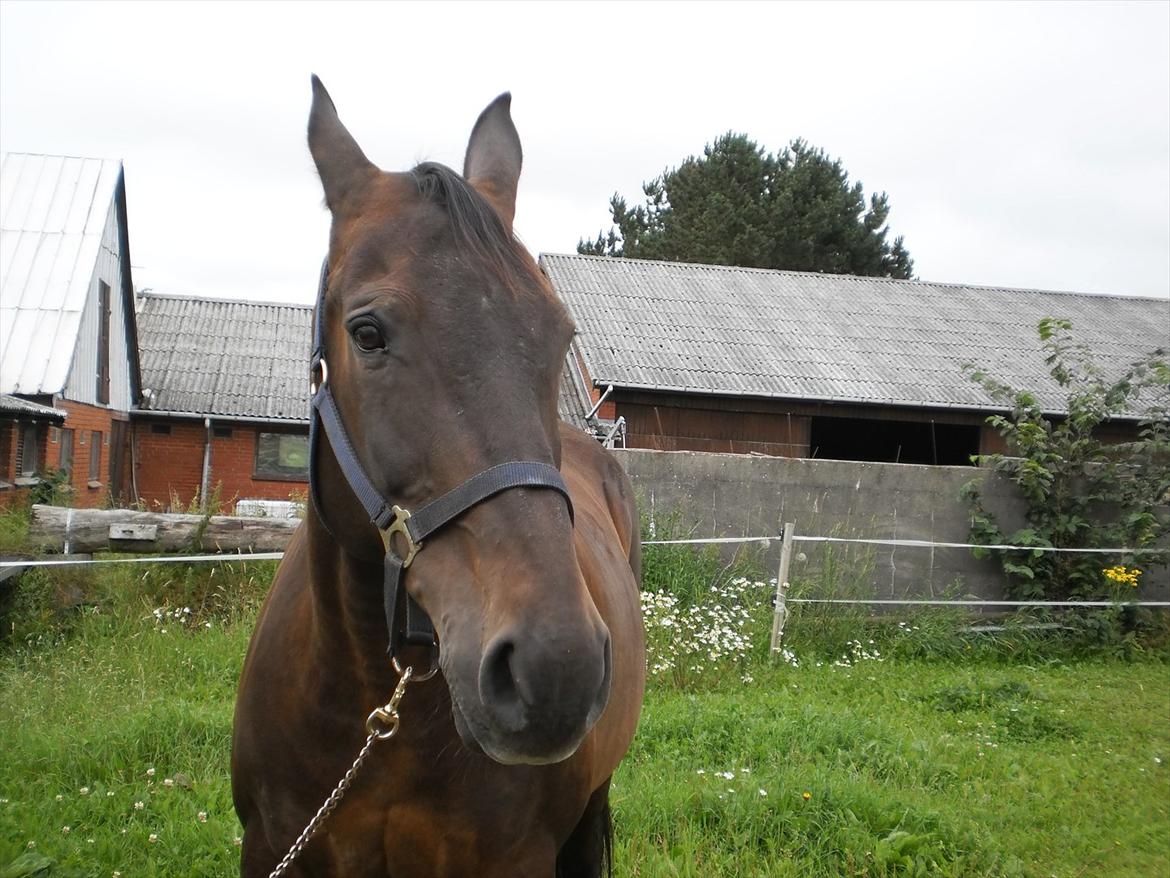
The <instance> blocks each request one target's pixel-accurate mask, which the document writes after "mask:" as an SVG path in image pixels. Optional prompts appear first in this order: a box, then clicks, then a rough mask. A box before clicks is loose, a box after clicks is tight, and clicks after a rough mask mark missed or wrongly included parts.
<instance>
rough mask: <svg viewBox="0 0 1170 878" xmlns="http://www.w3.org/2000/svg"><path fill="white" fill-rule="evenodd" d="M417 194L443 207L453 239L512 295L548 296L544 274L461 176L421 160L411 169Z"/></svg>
mask: <svg viewBox="0 0 1170 878" xmlns="http://www.w3.org/2000/svg"><path fill="white" fill-rule="evenodd" d="M409 173H410V176H411V178H412V179H413V180H414V183H415V187H416V189H417V190H418V194H419V195H420V196H421V197H422V198H423V199H424V200H426V201H429V202H431V203H432V204H437V205H439V206H441V207H443V208H444V209H445V210H446V212H447V216H448V218H449V219H450V222H451V230H452V232H453V233H454V235H455V240H456V242H457V243H458V244H459V246H460V247H461V248H463V250H464V251H466V252H467V254H468V255H470V256H471V257H472V258H473V259H474V260H475V261H476V262H477V263H478V264H479V266H480V267H481V268H483V269H486V270H487V271H488V272H490V273H491V274H492V275H493V276H494V277H495V278H496V279H497V280H498V281H499V282H500V283H501V284H503V285H504V287H505V288H506V289H507V290H508V291H509V292H510V293H512V294H513V295H519V294H521V293H524V292H539V293H541V294H545V295H547V287H546V284H545V282H544V279H543V276H542V275H541V274H540V271H539V269H538V268H537V267H536V263H535V262H534V261H533V259H532V257H531V256H530V255H529V254H528V252H527V251H526V250H525V249H524V247H523V245H522V244H521V243H520V242H519V241H517V240H516V237H515V236H514V235H513V234H512V233H511V232H510V231H509V230H508V228H507V226H505V225H504V222H503V220H501V219H500V216H499V214H497V213H496V211H495V208H493V207H492V206H491V204H489V203H488V200H487V199H486V198H484V197H483V195H481V194H480V193H479V192H478V191H477V190H476V189H475V187H473V186H472V185H471V184H470V183H468V182H467V181H466V180H465V179H464V178H463V176H462V175H460V174H458V173H456V172H455V171H453V170H451V168H448V167H447V166H446V165H443V164H440V163H439V162H422V163H421V164H419V165H416V166H415V167H414V168H413V169H412V170H411V171H410V172H409Z"/></svg>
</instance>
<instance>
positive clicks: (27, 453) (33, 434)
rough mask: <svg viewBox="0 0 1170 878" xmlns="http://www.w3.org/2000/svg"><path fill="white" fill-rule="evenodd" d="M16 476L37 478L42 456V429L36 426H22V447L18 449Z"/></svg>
mask: <svg viewBox="0 0 1170 878" xmlns="http://www.w3.org/2000/svg"><path fill="white" fill-rule="evenodd" d="M16 454H17V459H16V475H17V477H18V478H26V479H31V478H33V477H35V476H36V474H37V470H38V469H39V463H40V456H41V442H40V428H39V427H37V425H36V424H22V425H21V427H20V447H19V448H18V449H17V453H16Z"/></svg>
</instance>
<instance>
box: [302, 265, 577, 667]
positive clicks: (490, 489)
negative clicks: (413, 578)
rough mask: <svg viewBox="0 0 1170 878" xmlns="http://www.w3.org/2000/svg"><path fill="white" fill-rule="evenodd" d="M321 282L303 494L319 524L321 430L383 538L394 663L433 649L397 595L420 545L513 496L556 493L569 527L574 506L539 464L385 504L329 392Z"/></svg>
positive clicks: (417, 612)
mask: <svg viewBox="0 0 1170 878" xmlns="http://www.w3.org/2000/svg"><path fill="white" fill-rule="evenodd" d="M328 281H329V262H328V260H326V261H325V263H324V264H323V265H322V266H321V281H320V286H319V288H318V291H317V308H316V310H315V312H314V319H313V353H312V358H311V367H310V368H311V371H312V374H313V375H314V376H315V378H316V377H317V376H319V380H317V382H316V383H315V384H314V385H313V398H312V414H311V420H310V423H309V490H310V493H311V495H312V499H313V505H314V506H315V507H316V510H317V515H318V517H319V518H321V521H322V523H324V520H325V519H324V513H323V507H322V505H321V502H320V492H319V487H320V476H319V473H318V472H317V470H316V456H317V454H316V452H317V445H318V443H319V441H320V430H321V428H322V427H324V429H325V434H326V435H327V436H328V437H329V445H330V446H331V447H332V449H333V455H334V457H336V458H337V463H338V465H339V466H340V467H341V472H342V474H343V475H344V476H345V480H346V482H348V483H349V487H350V489H351V490H352V491H353V493H354V496H356V497H357V499H358V501H359V502H360V503H361V504H362V508H363V509H365V511H366V514H367V515H368V516H369V518H370V521H371V522H373V524H374V526H375V527H377V528H378V531H379V533H381V535H382V545H383V549H384V550H385V555H384V559H383V575H382V591H383V593H382V602H383V607H384V610H385V614H386V628H387V632H388V635H389V647H388V649H387V652H388V653H389V655H390V657H391V659H394V658H395V657H396V656H397V654H398V652H399V650H400V648H401V647H402V646H404V645H408V646H428V647H436V646H437V645H438V644H437V642H436V640H435V629H434V626H433V625H432V624H431V620H430V617H428V616H427V614H426V612H425V611H424V610H423V608H422V607H420V606H419V605H418V604H417V603H416V602H415V600H414V598H412V597H411V596H410V594H409V593H408V592H407V591H406V589H405V588H403V587H402V580H403V577H404V575H405V573H406V570H407V569H408V568H409V567H410V565H411V563H412V562H413V561H414V558H415V556H416V555H417V554H418V552H419V551H420V550H421V549H422V547H423V540H425V539H426V538H427V537H429V536H431V535H432V534H434V533H435V532H436V531H439V530H441V529H442V528H444V527H446V526H447V525H448V524H450V523H451V522H452V521H454V520H455V519H456V518H458V517H459V516H460V515H462V514H463V513H464V512H466V511H467V510H469V509H471V508H472V507H473V506H476V505H478V504H479V503H482V502H483V501H485V500H487V499H489V498H491V497H494V496H495V495H496V494H499V493H501V492H503V491H508V490H511V489H512V488H548V489H551V490H554V491H557V492H559V493H560V494H561V496H563V497H564V498H565V502H566V503H567V504H568V507H569V518H570V519H572V517H573V502H572V500H571V499H570V497H569V489H568V487H567V486H566V485H565V481H564V479H563V478H562V477H561V474H560V472H559V471H558V470H557V468H556V467H554V466H552V465H551V464H547V463H541V462H539V461H519V460H514V461H509V462H507V463H500V464H496V465H495V466H492V467H488V468H487V469H485V470H484V471H483V472H480V473H478V474H476V475H474V476H472V477H471V478H469V479H468V480H467V481H465V482H463V483H462V484H461V485H459V486H458V487H455V488H452V489H451V490H450V491H448V492H447V493H446V494H443V495H442V496H441V497H438V498H437V499H435V500H432V501H431V502H429V503H427V504H426V505H425V506H423V507H422V508H421V509H419V510H418V511H416V512H413V513H412V512H409V511H407V510H406V509H403V508H402V507H400V506H397V505H394V504H392V503H390V502H389V501H388V500H386V498H385V497H383V496H382V493H381V492H380V491H379V490H378V489H377V488H376V487H375V486H374V483H373V482H372V481H371V480H370V477H369V476H368V475H367V474H366V471H365V468H364V467H363V466H362V465H361V462H360V461H359V460H358V457H357V453H356V452H355V451H354V448H353V443H352V442H351V441H350V439H349V434H348V433H347V432H346V429H345V425H344V424H343V423H342V422H341V415H340V413H339V412H338V410H337V403H336V401H335V400H334V399H333V393H332V391H331V390H330V388H329V371H328V365H327V364H326V361H325V333H324V314H325V290H326V288H327V286H328ZM326 527H328V525H326ZM396 537H397V539H396ZM396 543H404V544H405V546H404V548H405V555H404V556H399V554H398V551H397V548H396V545H395V544H396Z"/></svg>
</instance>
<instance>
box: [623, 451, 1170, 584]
mask: <svg viewBox="0 0 1170 878" xmlns="http://www.w3.org/2000/svg"><path fill="white" fill-rule="evenodd" d="M614 453H615V454H616V455H617V457H618V459H619V460H620V461H621V463H622V465H623V466H624V467H625V469H626V472H627V473H629V475H630V478H631V480H632V481H633V483H634V488H635V490H636V491H637V492H638V495H639V501H640V503H641V506H642V508H643V512H644V514H647V515H649V516H650V517H651V520H653V521H655V522H656V523H658V524H659V525H660V526H661V525H663V524H665V523H667V522H669V521H672V520H673V523H674V525H675V528H676V529H678V528H681V529H683V530H684V531H686V532H689V533H690V535H692V536H696V537H710V536H762V535H766V534H777V533H779V532H780V529H781V527H782V525H783V522H785V521H791V522H794V523H795V525H796V527H795V532H796V533H797V534H806V535H816V536H836V537H864V538H874V539H905V540H933V541H935V542H953V543H965V542H967V540H968V524H969V521H968V515H967V513H966V509H965V507H964V506H963V505H962V504H961V503H960V502H959V500H958V496H959V489H960V488H961V487H962V486H963V484H964V483H966V482H968V481H970V480H971V479H973V478H983V479H984V487H983V498H984V504H985V506H986V507H987V508H988V509H989V510H991V511H993V512H995V513H996V514H997V516H999V519H1000V522H1001V526H1003V527H1004V528H1005V529H1008V528H1013V529H1014V528H1016V527H1019V526H1020V525H1021V523H1022V511H1021V509H1020V505H1019V502H1018V501H1017V500H1016V498H1015V495H1014V492H1013V488H1012V486H1011V485H1010V484H1009V483H1008V482H1006V481H1004V480H1002V479H1001V478H999V477H998V476H996V475H994V474H992V473H987V472H986V471H983V470H980V469H976V468H974V467H944V466H913V465H909V464H890V463H859V462H853V461H836V460H803V459H788V458H776V457H752V456H744V455H734V454H707V453H699V452H688V451H643V450H636V449H626V450H617V451H615V452H614ZM797 552H802V553H803V554H804V556H805V557H804V559H803V560H801V559H800V558H799V556H798V558H797V560H796V561H795V562H794V563H793V568H792V571H791V575H790V580H791V581H794V582H795V581H797V580H801V579H805V580H819V579H821V578H823V576H824V575H825V574H827V573H828V570H829V566H830V564H831V563H832V562H833V561H834V560H837V561H843V562H844V563H843V564H842V565H841V567H842V570H844V571H845V572H846V575H845V577H844V579H846V580H849V581H843V582H841V583H840V587H841V588H842V589H844V590H852V591H857V592H864V594H865V595H866V596H870V597H884V598H890V597H907V596H909V597H952V596H956V595H958V596H963V595H973V596H977V597H980V598H984V599H990V598H1000V597H1003V596H1004V581H1003V576H1002V573H1001V572H1000V568H999V564H998V563H997V562H996V561H995V560H994V559H988V560H982V561H980V560H977V559H975V558H974V557H972V555H971V552H970V550H969V549H944V548H918V547H901V546H900V547H884V546H842V545H840V544H838V545H836V546H834V547H833V550H832V557H829V556H826V552H825V544H816V543H803V544H801V545H799V546H797ZM778 558H779V543H774V544H772V545H771V546H770V547H769V548H768V549H767V551H766V556H765V558H764V562H765V563H766V564H767V565H768V569H770V570H774V569H775V567H776V564H777V561H778ZM1107 564H1108V559H1106V558H1104V557H1103V558H1102V567H1105V566H1107ZM1144 585H1145V588H1143V596H1144V597H1148V598H1157V599H1166V598H1167V597H1170V571H1168V570H1167V568H1165V567H1163V568H1160V569H1157V570H1150V571H1147V573H1146V577H1145V583H1144ZM858 596H860V594H859V595H858Z"/></svg>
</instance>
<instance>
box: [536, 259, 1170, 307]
mask: <svg viewBox="0 0 1170 878" xmlns="http://www.w3.org/2000/svg"><path fill="white" fill-rule="evenodd" d="M545 257H552V258H554V259H579V260H583V261H586V262H622V263H643V264H646V265H651V266H654V265H662V266H671V267H677V268H687V269H704V270H708V271H724V272H732V273H734V272H747V273H753V274H765V275H780V276H796V277H816V278H834V279H837V280H842V281H851V282H858V281H864V282H871V281H876V282H881V283H888V284H895V285H900V286H911V287H926V286H931V287H945V288H947V289H956V290H970V291H981V292H986V291H988V290H995V291H997V292H1002V293H1025V294H1032V295H1034V294H1037V293H1042V294H1044V295H1058V296H1084V297H1087V298H1091V299H1121V300H1131V299H1132V300H1137V301H1143V302H1168V303H1170V298H1163V297H1161V296H1133V295H1128V294H1125V293H1089V292H1083V291H1080V290H1045V289H1040V288H1038V287H1006V286H1002V285H995V284H964V283H956V282H954V281H932V280H921V279H904V278H895V277H872V276H867V275H857V274H834V273H832V272H827V271H795V270H792V269H788V268H756V267H753V266H747V265H718V264H713V263H708V262H672V261H668V260H664V259H633V258H630V257H626V256H597V255H594V254H586V253H541V254H540V256H539V258H540V259H544V258H545Z"/></svg>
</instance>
